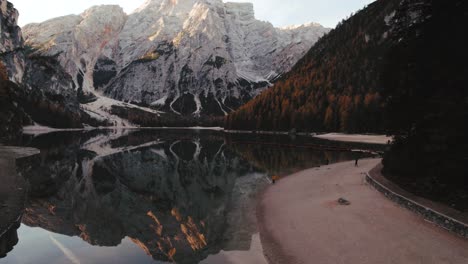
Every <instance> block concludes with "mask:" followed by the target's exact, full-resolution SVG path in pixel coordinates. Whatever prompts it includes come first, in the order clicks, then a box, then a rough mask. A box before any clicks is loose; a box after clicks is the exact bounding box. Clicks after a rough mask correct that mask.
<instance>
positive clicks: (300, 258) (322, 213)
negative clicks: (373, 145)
mask: <svg viewBox="0 0 468 264" xmlns="http://www.w3.org/2000/svg"><path fill="white" fill-rule="evenodd" d="M379 163H380V159H367V160H361V161H360V166H359V167H357V168H356V167H354V162H343V163H337V164H332V165H329V166H324V167H320V168H312V169H309V170H305V171H302V172H298V173H295V174H292V175H290V176H288V177H286V178H284V179H282V180H280V181H279V182H277V184H275V185H271V186H270V187H269V188H267V190H265V191H264V192H263V193H262V195H261V197H260V199H259V200H258V203H257V218H258V225H259V230H260V237H261V242H262V246H263V248H264V254H265V256H266V258H267V259H268V261H269V263H273V264H274V263H310V262H311V261H313V262H314V263H359V264H361V263H387V262H391V263H445V262H447V261H449V262H450V263H468V250H466V248H468V240H466V239H463V238H461V237H458V236H456V235H454V234H453V233H450V232H447V231H446V230H444V229H441V228H440V227H438V226H435V225H434V224H432V223H429V222H427V221H426V220H424V219H423V218H422V217H421V216H419V215H417V214H415V213H413V212H411V211H409V210H407V209H406V208H402V207H401V206H399V205H397V204H395V203H394V202H393V201H391V200H389V199H388V198H387V197H385V196H384V195H382V194H381V193H380V192H378V191H377V190H375V189H374V188H372V187H371V186H370V185H368V184H367V183H366V181H365V175H366V173H368V172H369V171H370V170H371V169H373V168H374V167H376V165H378V164H379ZM339 198H344V199H347V200H349V201H350V202H351V205H349V206H344V205H340V204H339V203H338V199H339Z"/></svg>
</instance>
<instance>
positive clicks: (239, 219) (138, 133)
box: [0, 130, 361, 264]
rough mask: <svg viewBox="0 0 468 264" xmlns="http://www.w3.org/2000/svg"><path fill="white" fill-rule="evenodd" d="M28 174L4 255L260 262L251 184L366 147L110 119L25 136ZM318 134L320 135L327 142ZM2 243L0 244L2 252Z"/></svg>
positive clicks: (51, 259) (33, 259)
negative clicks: (128, 126)
mask: <svg viewBox="0 0 468 264" xmlns="http://www.w3.org/2000/svg"><path fill="white" fill-rule="evenodd" d="M23 145H25V146H30V147H35V148H38V149H40V150H41V154H40V155H39V156H38V157H36V158H34V159H32V160H31V161H28V162H25V163H24V164H23V163H21V164H20V165H18V170H19V171H20V174H21V175H22V176H23V177H25V178H26V179H27V180H28V182H29V183H30V194H29V197H28V202H27V204H26V208H25V213H24V216H23V218H22V224H21V226H20V227H19V228H18V229H14V230H11V231H10V232H9V234H6V235H5V236H4V237H2V238H1V239H0V243H10V244H16V243H17V244H16V246H15V247H14V249H13V250H12V251H10V252H9V253H8V254H7V256H6V257H5V258H2V259H0V263H2V264H3V263H48V264H49V263H166V262H177V263H200V262H202V263H247V262H249V261H250V262H253V263H260V262H263V261H264V258H263V256H262V254H261V245H260V239H259V235H258V230H257V225H256V224H257V223H256V217H255V206H256V196H257V194H258V193H259V192H260V191H261V190H262V189H264V188H265V187H266V186H268V185H269V184H271V183H270V177H271V176H272V175H278V174H279V175H286V174H289V173H292V172H295V171H299V170H302V169H306V168H311V167H317V166H320V165H322V164H326V163H328V162H329V163H334V162H340V161H345V160H350V159H353V158H355V157H356V155H361V154H357V153H355V152H354V153H353V152H349V151H343V150H341V148H343V147H346V148H348V147H350V146H346V144H339V143H327V142H326V141H318V140H314V139H311V138H304V137H294V138H293V137H289V136H267V135H225V134H224V133H222V132H216V131H191V130H115V131H111V130H106V131H89V132H60V133H52V134H46V135H41V136H36V137H31V136H25V138H24V142H23ZM323 145H325V147H324V146H323ZM0 255H1V254H0Z"/></svg>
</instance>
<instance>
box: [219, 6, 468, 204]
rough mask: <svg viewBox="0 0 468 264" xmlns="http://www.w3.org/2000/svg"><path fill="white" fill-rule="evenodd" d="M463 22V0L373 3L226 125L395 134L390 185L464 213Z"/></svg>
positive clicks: (466, 74) (466, 114)
mask: <svg viewBox="0 0 468 264" xmlns="http://www.w3.org/2000/svg"><path fill="white" fill-rule="evenodd" d="M467 19H468V3H467V1H462V0H455V1H436V0H433V1H431V0H414V1H409V0H403V1H401V0H380V1H376V2H374V3H373V4H371V5H369V6H368V7H367V8H365V9H364V10H362V11H360V12H359V13H357V14H356V15H355V16H353V17H351V18H350V19H348V20H347V21H345V22H343V23H342V24H341V25H339V26H338V27H337V28H336V29H335V30H333V31H331V32H330V33H329V34H328V35H327V36H325V37H323V38H322V39H321V40H320V41H319V42H318V43H317V44H316V45H315V46H314V47H313V48H312V49H311V50H310V51H309V53H308V54H307V55H306V56H305V57H304V58H303V59H302V60H300V61H299V62H298V64H296V66H295V67H294V68H293V70H292V71H291V72H290V73H289V74H287V75H285V76H284V77H283V79H282V80H280V81H279V82H278V83H277V84H276V85H275V86H274V87H273V88H272V89H270V90H268V91H266V92H264V93H263V94H261V95H260V96H259V97H258V98H256V99H254V100H252V101H251V102H249V103H248V104H246V105H245V106H244V107H242V108H241V109H240V110H238V111H237V112H235V113H233V114H231V115H230V116H228V117H227V118H226V121H225V126H226V128H228V129H248V130H283V131H286V130H290V129H294V128H295V129H297V130H299V131H342V132H379V133H388V134H393V135H398V136H397V138H396V142H395V144H394V145H393V146H392V149H391V150H390V151H389V152H387V153H386V156H385V159H384V164H385V173H386V174H387V176H388V177H391V178H393V180H394V181H396V182H398V183H400V184H401V185H402V186H404V187H405V188H408V189H411V191H413V192H416V193H418V194H419V195H422V196H427V197H430V198H433V199H437V200H441V201H443V202H446V203H449V204H450V205H455V206H456V207H458V208H462V209H468V193H467V191H466V190H468V180H467V178H466V177H467V176H466V175H468V166H466V162H467V161H468V156H467V154H466V149H468V144H467V142H468V140H467V137H466V135H468V129H467V127H468V125H467V124H468V93H467V91H468V87H467V83H468V82H467V79H468V67H467V62H468V50H467V47H468V43H467V41H466V36H465V35H466V34H465V33H464V32H466V28H465V27H466V21H467Z"/></svg>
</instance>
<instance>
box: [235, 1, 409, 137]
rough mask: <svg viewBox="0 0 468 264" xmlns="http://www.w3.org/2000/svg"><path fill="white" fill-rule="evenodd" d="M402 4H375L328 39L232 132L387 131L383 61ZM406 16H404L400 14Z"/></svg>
mask: <svg viewBox="0 0 468 264" xmlns="http://www.w3.org/2000/svg"><path fill="white" fill-rule="evenodd" d="M399 2H400V1H395V0H392V1H388V0H387V1H377V2H375V3H373V4H371V5H370V6H368V7H367V8H365V9H363V10H361V11H360V12H358V13H357V14H356V15H354V16H352V17H351V18H349V19H348V20H347V21H345V22H343V23H341V24H340V25H338V26H337V28H336V29H334V30H332V31H331V32H330V33H329V34H328V35H326V36H324V37H323V38H322V39H321V40H319V42H318V43H317V44H316V45H315V46H314V47H313V48H312V49H311V50H310V51H309V52H308V53H307V55H306V56H305V57H304V58H302V59H301V60H300V61H299V62H298V63H297V64H296V65H295V67H294V68H293V70H292V71H291V72H289V73H288V74H287V75H285V76H284V77H283V78H282V79H281V80H280V81H278V82H277V83H276V84H275V86H274V87H273V88H272V89H270V90H268V91H266V92H264V93H262V94H261V95H260V96H258V97H257V98H255V99H254V100H252V101H251V102H249V103H247V104H246V105H245V106H244V107H242V108H241V109H240V110H239V111H237V112H235V113H234V114H231V115H230V116H229V117H228V118H227V119H226V127H227V128H229V129H249V130H253V129H258V130H289V129H291V128H296V129H298V130H307V131H323V130H330V131H347V132H364V131H365V132H370V131H380V130H382V129H383V122H382V111H381V110H382V107H383V104H384V100H383V97H382V94H383V88H384V87H383V83H382V73H383V72H384V63H383V62H384V61H383V57H384V56H385V54H387V52H388V49H389V47H391V45H392V44H393V39H392V35H394V34H396V33H397V32H395V29H394V28H393V27H392V24H391V23H390V22H391V19H392V18H394V17H395V16H396V10H397V8H399ZM398 15H404V14H398Z"/></svg>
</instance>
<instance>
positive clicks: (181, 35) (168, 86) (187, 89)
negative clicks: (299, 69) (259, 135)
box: [23, 0, 328, 116]
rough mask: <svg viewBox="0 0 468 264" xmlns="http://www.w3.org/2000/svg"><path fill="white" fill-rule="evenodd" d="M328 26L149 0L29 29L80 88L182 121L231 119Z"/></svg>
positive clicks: (209, 0)
mask: <svg viewBox="0 0 468 264" xmlns="http://www.w3.org/2000/svg"><path fill="white" fill-rule="evenodd" d="M326 32H328V29H326V28H324V27H322V26H320V25H318V24H313V23H312V24H306V25H302V26H297V27H289V28H275V27H273V25H272V24H270V23H268V22H263V21H259V20H256V19H255V16H254V11H253V5H252V4H250V3H223V2H222V0H148V1H147V2H146V3H145V4H143V5H142V6H141V7H140V8H139V9H137V10H135V11H134V12H133V13H131V14H129V15H127V14H125V13H124V12H123V10H122V8H120V7H119V6H95V7H92V8H90V9H88V10H86V11H85V12H84V13H83V14H81V15H70V16H65V17H60V18H56V19H52V20H49V21H46V22H43V23H40V24H30V25H27V26H25V27H24V28H23V33H24V37H25V41H26V45H27V46H31V47H32V48H33V49H36V50H37V51H36V52H35V53H36V54H40V55H41V56H51V57H56V58H57V59H58V61H59V62H60V64H61V65H62V66H63V68H64V69H65V71H66V72H67V73H68V74H70V75H71V76H72V78H73V82H74V84H75V89H77V90H80V91H83V92H84V93H94V94H103V95H105V96H108V97H111V98H113V99H116V100H120V101H124V102H129V103H133V104H138V105H141V106H146V107H153V108H156V109H157V110H161V111H164V112H170V113H176V114H182V115H193V116H200V115H207V116H211V115H225V114H226V113H229V112H231V111H232V110H233V109H236V108H237V107H239V106H240V105H241V104H243V103H244V102H246V101H247V100H249V99H251V98H252V97H254V96H256V95H257V94H259V93H260V92H261V91H262V90H263V89H265V88H266V87H268V86H269V85H270V84H271V82H272V81H273V80H274V79H275V78H277V77H278V76H280V75H281V74H283V73H285V72H287V71H289V70H290V69H291V67H292V66H293V65H294V64H295V63H296V62H297V60H299V59H300V58H301V57H302V56H303V55H304V54H305V52H306V51H307V50H309V49H310V47H311V46H312V45H313V44H314V43H315V42H316V41H317V40H318V39H319V38H320V37H321V36H322V35H323V34H325V33H326Z"/></svg>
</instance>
